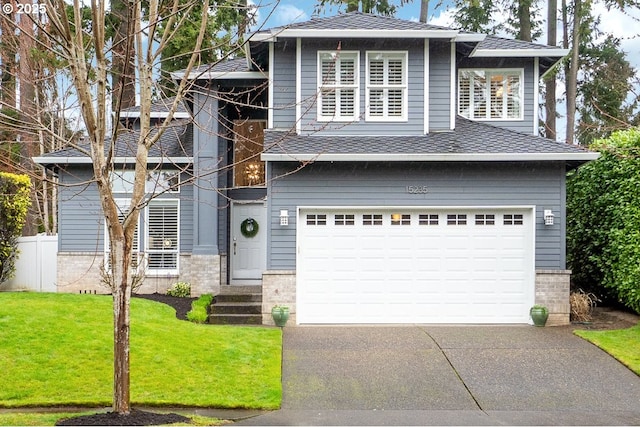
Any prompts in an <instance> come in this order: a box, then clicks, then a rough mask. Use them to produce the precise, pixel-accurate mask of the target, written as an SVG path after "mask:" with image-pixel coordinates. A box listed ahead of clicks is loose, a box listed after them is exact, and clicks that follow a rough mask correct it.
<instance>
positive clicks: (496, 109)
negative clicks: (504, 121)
mask: <svg viewBox="0 0 640 427" xmlns="http://www.w3.org/2000/svg"><path fill="white" fill-rule="evenodd" d="M490 90H491V118H492V119H499V118H502V117H503V108H504V96H505V79H504V76H502V75H500V74H498V75H493V76H491V87H490Z"/></svg>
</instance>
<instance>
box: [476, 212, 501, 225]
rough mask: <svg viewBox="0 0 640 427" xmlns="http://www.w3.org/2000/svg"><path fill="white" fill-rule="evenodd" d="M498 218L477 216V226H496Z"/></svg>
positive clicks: (485, 215) (490, 215)
mask: <svg viewBox="0 0 640 427" xmlns="http://www.w3.org/2000/svg"><path fill="white" fill-rule="evenodd" d="M495 223H496V216H495V215H493V214H476V225H495Z"/></svg>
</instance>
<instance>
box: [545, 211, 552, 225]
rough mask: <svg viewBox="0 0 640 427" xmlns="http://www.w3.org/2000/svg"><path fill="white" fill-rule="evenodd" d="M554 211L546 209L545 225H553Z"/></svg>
mask: <svg viewBox="0 0 640 427" xmlns="http://www.w3.org/2000/svg"><path fill="white" fill-rule="evenodd" d="M553 216H554V215H553V212H552V211H551V209H545V210H544V225H553Z"/></svg>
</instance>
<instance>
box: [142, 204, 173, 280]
mask: <svg viewBox="0 0 640 427" xmlns="http://www.w3.org/2000/svg"><path fill="white" fill-rule="evenodd" d="M153 204H165V205H175V206H176V207H177V222H178V224H177V230H176V231H177V234H176V239H177V248H176V249H175V254H176V268H174V269H154V268H150V267H149V259H148V257H149V254H150V249H149V242H150V239H149V206H151V205H153ZM138 236H140V233H138ZM144 246H145V258H146V259H145V266H146V275H147V276H156V277H157V276H177V275H178V274H179V273H180V199H165V198H162V199H153V200H151V201H149V203H148V204H147V208H146V209H145V227H144ZM154 252H155V253H163V251H157V250H156V251H154ZM167 252H174V251H167Z"/></svg>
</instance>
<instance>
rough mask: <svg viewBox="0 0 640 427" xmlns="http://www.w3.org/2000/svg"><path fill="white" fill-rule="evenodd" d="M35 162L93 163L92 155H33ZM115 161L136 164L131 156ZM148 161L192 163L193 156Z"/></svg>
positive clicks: (117, 158)
mask: <svg viewBox="0 0 640 427" xmlns="http://www.w3.org/2000/svg"><path fill="white" fill-rule="evenodd" d="M31 160H33V162H34V163H37V164H40V165H82V164H86V165H90V164H93V162H92V161H91V158H90V157H86V156H82V157H72V156H66V157H63V156H59V157H57V156H38V157H32V158H31ZM113 163H117V164H135V163H136V158H135V157H131V156H126V157H114V158H113ZM147 163H150V164H161V163H172V164H173V163H175V164H190V163H193V157H149V158H147Z"/></svg>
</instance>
